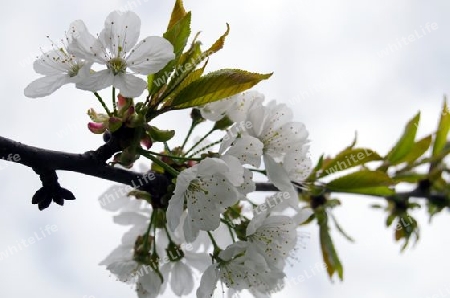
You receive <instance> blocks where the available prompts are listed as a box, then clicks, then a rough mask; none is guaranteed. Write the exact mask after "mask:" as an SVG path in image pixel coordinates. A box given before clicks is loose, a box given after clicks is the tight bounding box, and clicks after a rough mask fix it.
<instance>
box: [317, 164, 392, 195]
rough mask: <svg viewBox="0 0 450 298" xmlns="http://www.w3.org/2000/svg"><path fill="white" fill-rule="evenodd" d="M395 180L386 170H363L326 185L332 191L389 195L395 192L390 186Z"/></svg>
mask: <svg viewBox="0 0 450 298" xmlns="http://www.w3.org/2000/svg"><path fill="white" fill-rule="evenodd" d="M393 184H394V181H393V180H392V179H391V178H390V177H389V176H388V175H387V174H386V173H384V172H381V171H368V170H363V171H359V172H355V173H351V174H348V175H345V176H342V177H339V178H337V179H335V180H332V181H330V182H329V183H328V184H327V185H326V187H327V189H329V190H331V191H338V192H347V193H357V194H366V195H374V196H389V195H393V194H394V193H395V191H394V190H392V189H391V188H389V187H388V186H390V185H393Z"/></svg>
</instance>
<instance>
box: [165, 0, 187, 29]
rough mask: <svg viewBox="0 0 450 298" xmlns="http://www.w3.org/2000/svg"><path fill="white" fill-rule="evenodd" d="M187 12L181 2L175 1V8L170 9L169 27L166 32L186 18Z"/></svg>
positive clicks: (179, 0)
mask: <svg viewBox="0 0 450 298" xmlns="http://www.w3.org/2000/svg"><path fill="white" fill-rule="evenodd" d="M186 14H187V12H186V10H185V9H184V6H183V1H182V0H176V1H175V6H174V7H173V9H172V14H171V16H170V21H169V25H168V26H167V31H168V30H170V28H172V27H173V26H174V25H175V24H176V23H178V22H179V21H180V20H181V19H182V18H184V17H185V16H186Z"/></svg>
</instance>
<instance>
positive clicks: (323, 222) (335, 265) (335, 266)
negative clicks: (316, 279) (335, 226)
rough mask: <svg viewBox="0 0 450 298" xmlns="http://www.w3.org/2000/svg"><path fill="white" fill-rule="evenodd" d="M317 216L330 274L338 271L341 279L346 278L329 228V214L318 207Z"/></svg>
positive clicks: (325, 260) (324, 256)
mask: <svg viewBox="0 0 450 298" xmlns="http://www.w3.org/2000/svg"><path fill="white" fill-rule="evenodd" d="M315 216H316V218H317V222H318V223H319V238H320V247H321V249H322V258H323V261H324V262H325V264H326V267H327V272H328V276H329V277H330V278H332V277H333V275H334V274H335V273H337V275H338V277H339V279H340V280H341V281H342V280H343V278H344V268H343V267H342V264H341V261H340V260H339V256H338V255H337V252H336V249H335V248H334V244H333V240H332V239H331V236H330V231H329V229H328V215H327V213H326V211H325V210H324V209H316V211H315Z"/></svg>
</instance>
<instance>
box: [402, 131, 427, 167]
mask: <svg viewBox="0 0 450 298" xmlns="http://www.w3.org/2000/svg"><path fill="white" fill-rule="evenodd" d="M430 144H431V135H429V136H426V137H424V138H423V139H421V140H419V141H417V142H415V143H414V145H413V146H412V148H411V150H410V151H409V153H408V154H406V155H405V156H404V157H403V158H401V159H399V160H398V161H397V162H396V163H397V164H400V163H403V162H406V163H413V162H415V161H416V160H417V159H418V158H419V157H421V156H422V155H423V154H424V153H425V152H426V151H427V150H428V148H429V147H430Z"/></svg>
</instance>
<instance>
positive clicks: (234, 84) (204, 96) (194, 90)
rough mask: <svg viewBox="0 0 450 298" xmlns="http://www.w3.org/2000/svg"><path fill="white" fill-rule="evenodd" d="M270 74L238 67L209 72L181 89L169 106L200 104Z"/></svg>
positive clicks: (180, 106)
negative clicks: (252, 71)
mask: <svg viewBox="0 0 450 298" xmlns="http://www.w3.org/2000/svg"><path fill="white" fill-rule="evenodd" d="M271 75H272V74H271V73H269V74H258V73H251V72H247V71H244V70H239V69H222V70H218V71H215V72H211V73H209V74H207V75H205V76H203V77H201V78H200V79H198V80H196V81H194V82H192V83H191V84H190V85H188V86H187V87H186V88H184V89H183V90H181V92H180V93H178V94H177V95H176V96H175V98H174V99H173V101H172V105H171V106H173V107H175V108H176V109H185V108H190V107H197V106H202V105H205V104H207V103H210V102H214V101H217V100H220V99H223V98H226V97H229V96H232V95H235V94H237V93H240V92H242V91H245V90H247V89H250V88H251V87H253V86H254V85H256V84H257V83H259V82H260V81H262V80H265V79H268V78H269V77H270V76H271Z"/></svg>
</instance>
